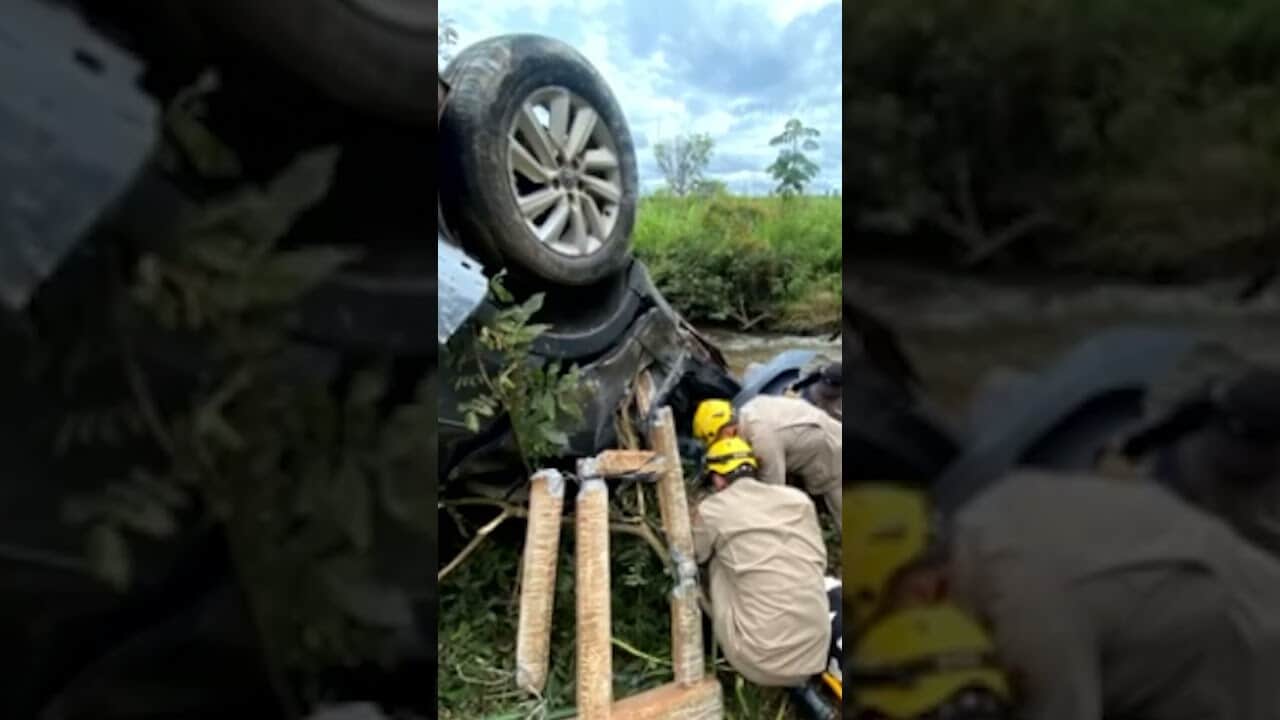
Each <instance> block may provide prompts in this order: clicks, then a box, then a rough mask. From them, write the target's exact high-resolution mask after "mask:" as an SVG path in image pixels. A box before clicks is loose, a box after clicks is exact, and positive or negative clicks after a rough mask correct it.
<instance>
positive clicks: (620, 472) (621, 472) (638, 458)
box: [595, 450, 664, 478]
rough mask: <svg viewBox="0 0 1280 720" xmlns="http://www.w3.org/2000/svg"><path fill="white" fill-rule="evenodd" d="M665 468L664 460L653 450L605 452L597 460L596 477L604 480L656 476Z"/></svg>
mask: <svg viewBox="0 0 1280 720" xmlns="http://www.w3.org/2000/svg"><path fill="white" fill-rule="evenodd" d="M663 467H664V463H663V458H661V457H659V456H658V454H657V453H655V452H653V451H652V450H605V451H604V452H602V453H600V454H599V455H597V456H596V458H595V472H596V475H598V476H599V477H602V478H618V477H625V476H628V475H656V474H657V473H658V471H659V470H661V469H662V468H663Z"/></svg>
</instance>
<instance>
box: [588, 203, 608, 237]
mask: <svg viewBox="0 0 1280 720" xmlns="http://www.w3.org/2000/svg"><path fill="white" fill-rule="evenodd" d="M582 214H583V216H585V217H586V220H587V231H588V232H590V233H591V234H592V235H594V236H596V237H598V238H600V239H602V240H603V239H604V238H607V237H609V230H608V228H606V227H605V226H604V216H602V215H601V214H600V207H599V206H598V205H596V200H595V198H593V197H591V196H590V195H588V194H586V193H583V194H582Z"/></svg>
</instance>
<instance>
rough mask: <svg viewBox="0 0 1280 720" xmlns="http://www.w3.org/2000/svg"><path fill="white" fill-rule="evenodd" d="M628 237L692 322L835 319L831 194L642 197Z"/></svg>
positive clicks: (792, 327) (739, 324) (836, 218)
mask: <svg viewBox="0 0 1280 720" xmlns="http://www.w3.org/2000/svg"><path fill="white" fill-rule="evenodd" d="M634 240H635V249H636V253H637V255H638V256H639V257H640V258H641V259H642V260H644V261H645V262H646V263H647V264H648V266H649V268H650V270H651V271H652V273H653V276H654V281H655V282H656V283H657V284H658V287H659V289H661V290H662V291H663V294H664V295H666V296H667V298H668V300H670V301H671V302H672V304H673V305H675V306H676V308H677V309H679V310H680V311H681V312H682V313H684V314H685V315H686V317H688V318H689V319H690V320H692V321H694V322H699V323H703V324H713V325H725V326H729V327H734V328H736V329H755V330H779V331H783V330H785V331H793V332H823V331H827V330H834V329H835V328H836V327H837V326H838V325H839V320H840V303H839V297H840V268H841V245H840V243H841V206H840V198H835V197H797V198H777V197H768V198H746V197H732V196H718V197H713V198H709V199H707V198H673V197H650V198H645V199H643V200H642V201H641V203H640V208H639V214H638V217H637V220H636V228H635V233H634Z"/></svg>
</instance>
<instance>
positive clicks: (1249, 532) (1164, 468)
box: [1122, 368, 1280, 558]
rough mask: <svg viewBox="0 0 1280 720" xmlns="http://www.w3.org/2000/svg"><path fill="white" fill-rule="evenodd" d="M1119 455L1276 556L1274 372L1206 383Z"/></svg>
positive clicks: (1279, 496)
mask: <svg viewBox="0 0 1280 720" xmlns="http://www.w3.org/2000/svg"><path fill="white" fill-rule="evenodd" d="M1122 454H1123V456H1124V457H1126V458H1128V459H1130V460H1131V461H1133V464H1134V465H1136V466H1138V468H1140V470H1139V473H1138V474H1140V475H1146V476H1148V477H1152V478H1153V479H1155V480H1156V481H1157V482H1159V483H1161V484H1163V485H1164V486H1166V487H1168V488H1169V489H1170V490H1172V491H1173V492H1174V493H1176V494H1177V495H1178V496H1179V497H1181V498H1183V499H1184V500H1187V501H1188V502H1190V503H1192V504H1193V505H1195V506H1197V507H1199V508H1201V509H1203V510H1204V511H1206V512H1208V513H1210V514H1213V515H1215V516H1217V517H1220V518H1222V519H1223V520H1225V521H1226V522H1227V524H1229V525H1231V526H1232V527H1233V528H1235V529H1236V531H1237V532H1239V533H1240V535H1242V536H1243V537H1245V538H1246V539H1248V540H1249V541H1250V542H1252V543H1254V544H1255V545H1257V546H1258V547H1260V548H1262V549H1264V550H1266V551H1267V552H1269V553H1270V554H1271V555H1272V556H1274V557H1277V558H1280V372H1277V371H1274V370H1268V369H1263V368H1252V369H1246V370H1244V371H1242V372H1239V373H1237V374H1235V375H1234V377H1231V376H1229V377H1227V378H1223V379H1220V380H1219V381H1217V382H1208V383H1206V384H1205V385H1204V386H1203V388H1201V389H1200V390H1199V391H1198V392H1195V393H1191V394H1190V395H1189V396H1183V397H1182V398H1181V402H1179V403H1178V404H1176V405H1174V406H1173V407H1172V408H1170V409H1166V410H1163V411H1162V412H1161V417H1160V418H1159V419H1158V421H1157V422H1155V423H1153V424H1152V425H1151V426H1149V427H1148V428H1146V429H1144V430H1142V431H1141V432H1138V433H1136V434H1135V435H1134V436H1132V437H1130V438H1129V439H1128V440H1127V441H1126V442H1125V443H1124V444H1123V446H1122Z"/></svg>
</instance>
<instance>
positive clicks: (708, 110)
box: [439, 0, 841, 193]
mask: <svg viewBox="0 0 1280 720" xmlns="http://www.w3.org/2000/svg"><path fill="white" fill-rule="evenodd" d="M832 6H834V14H835V17H836V18H837V20H836V21H835V22H834V23H832V22H829V19H830V17H831V12H832ZM439 13H440V16H441V17H442V18H447V19H449V20H451V21H453V23H454V26H455V28H456V30H457V32H458V48H462V47H465V46H467V45H469V44H471V43H474V42H476V41H479V40H482V39H484V38H487V37H492V36H494V35H500V34H506V33H514V32H533V33H539V34H543V35H550V36H552V37H556V38H558V39H560V40H563V41H565V42H567V43H569V44H570V45H572V46H574V47H575V48H576V49H577V50H578V51H579V52H581V53H582V54H583V55H584V56H586V57H587V58H588V59H589V60H590V61H591V63H592V64H593V65H595V67H596V69H597V70H599V72H600V74H601V75H602V76H603V77H604V78H605V80H606V81H607V82H608V83H609V85H610V87H611V89H612V90H613V92H614V94H615V95H616V96H617V98H618V102H619V104H620V105H621V106H622V109H623V112H624V113H625V115H626V117H627V120H628V122H629V124H630V125H631V131H632V134H633V135H635V136H636V137H637V138H643V139H644V140H647V146H645V147H642V148H640V149H639V150H638V157H637V161H638V165H639V168H640V174H641V182H642V185H643V187H644V188H645V189H646V190H652V189H655V188H656V187H658V186H660V185H661V184H662V177H661V174H660V173H659V171H658V168H657V164H656V162H654V160H653V149H652V146H653V144H654V143H656V142H658V141H661V140H662V139H664V138H668V137H671V136H673V135H676V134H680V133H685V132H706V133H709V134H711V136H712V137H713V138H714V139H715V142H716V148H715V155H716V159H715V160H713V162H712V172H710V173H709V174H710V175H711V176H712V177H715V178H717V179H719V180H722V181H724V182H726V183H727V184H728V185H729V186H730V187H731V188H732V189H733V190H734V191H735V192H742V193H746V192H753V193H764V192H767V191H768V189H769V188H771V187H772V185H773V183H772V181H771V180H770V178H769V177H768V175H767V173H766V172H765V170H764V169H765V167H767V166H768V165H769V163H770V162H772V160H773V158H774V156H775V155H776V149H774V148H770V147H769V146H768V141H769V138H771V137H773V136H774V135H776V134H777V133H778V132H780V131H781V129H782V126H783V124H784V123H785V122H786V120H787V119H788V118H789V117H792V116H796V117H800V118H801V119H802V120H803V121H804V122H805V123H806V124H807V125H810V126H813V127H816V128H818V129H819V130H820V131H821V132H822V138H821V140H822V142H823V145H824V146H826V147H824V148H823V151H822V152H819V153H815V154H814V156H813V157H814V159H815V160H818V161H821V162H822V169H821V173H820V175H819V177H818V179H817V180H816V181H815V182H814V186H813V190H815V191H818V192H825V191H826V190H829V189H833V188H839V187H840V167H839V161H840V157H841V153H840V152H839V150H840V149H839V143H840V137H841V107H840V87H841V86H840V77H839V68H840V59H839V53H840V28H839V21H838V17H839V1H838V0H776V1H773V2H770V1H768V0H755V1H754V2H742V1H739V2H728V1H726V0H713V1H711V2H700V3H688V2H676V0H667V4H666V5H664V4H663V3H662V2H657V3H655V2H646V1H645V0H575V1H570V0H498V1H493V0H488V1H486V2H476V1H475V0H444V1H443V2H441V3H440V5H439ZM818 13H825V14H824V15H822V16H821V17H819V16H818ZM832 25H834V27H832ZM833 143H834V147H831V146H830V145H831V144H833Z"/></svg>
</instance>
